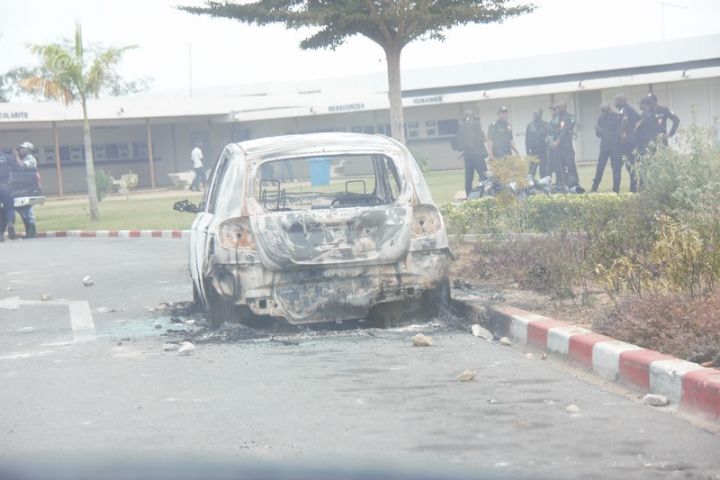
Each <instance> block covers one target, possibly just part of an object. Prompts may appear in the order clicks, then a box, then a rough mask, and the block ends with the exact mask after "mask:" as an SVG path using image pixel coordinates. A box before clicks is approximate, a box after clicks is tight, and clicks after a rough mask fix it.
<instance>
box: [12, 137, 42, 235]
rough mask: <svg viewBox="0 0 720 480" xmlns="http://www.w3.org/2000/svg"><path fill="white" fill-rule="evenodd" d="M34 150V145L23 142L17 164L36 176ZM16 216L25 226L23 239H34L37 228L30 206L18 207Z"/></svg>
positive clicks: (19, 149) (19, 147) (19, 148)
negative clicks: (18, 216)
mask: <svg viewBox="0 0 720 480" xmlns="http://www.w3.org/2000/svg"><path fill="white" fill-rule="evenodd" d="M34 149H35V145H33V144H32V143H30V142H27V141H26V142H23V143H21V144H20V145H18V157H17V158H18V162H19V163H20V164H21V165H22V166H23V167H24V168H25V170H32V171H34V172H35V174H37V159H36V158H35V157H34V156H33V154H32V152H33V150H34ZM16 211H17V213H18V215H20V218H21V219H22V221H23V224H25V238H35V236H36V234H37V227H36V224H35V213H34V212H33V207H32V205H26V206H24V207H18V208H17V209H16Z"/></svg>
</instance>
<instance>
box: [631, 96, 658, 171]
mask: <svg viewBox="0 0 720 480" xmlns="http://www.w3.org/2000/svg"><path fill="white" fill-rule="evenodd" d="M652 104H653V103H652V100H650V98H649V97H643V98H642V99H641V100H640V120H639V121H638V123H637V124H636V125H635V147H636V153H637V155H639V156H641V157H642V156H645V155H647V154H649V153H655V147H656V142H657V141H658V137H659V136H660V135H661V134H662V132H661V130H660V123H659V122H658V121H657V120H656V119H655V112H654V111H653V109H652Z"/></svg>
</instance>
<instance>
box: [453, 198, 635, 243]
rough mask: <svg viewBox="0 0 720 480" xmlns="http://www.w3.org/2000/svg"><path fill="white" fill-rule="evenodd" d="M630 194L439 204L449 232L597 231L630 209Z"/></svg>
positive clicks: (493, 199)
mask: <svg viewBox="0 0 720 480" xmlns="http://www.w3.org/2000/svg"><path fill="white" fill-rule="evenodd" d="M632 198H633V196H632V195H631V194H619V195H618V194H615V193H596V194H587V195H534V196H531V197H527V198H525V199H513V200H511V201H507V199H497V198H482V199H479V200H468V201H466V202H463V203H461V204H446V205H443V207H442V208H441V211H442V214H443V217H444V218H445V222H446V225H447V227H448V232H449V233H450V234H455V235H465V234H469V233H471V234H472V233H479V234H493V233H508V232H554V231H561V230H572V231H586V232H588V231H597V229H602V228H603V227H604V226H605V225H607V224H608V223H609V222H611V221H613V220H615V219H618V218H621V217H622V216H623V215H624V214H626V213H627V212H628V211H629V210H631V209H632Z"/></svg>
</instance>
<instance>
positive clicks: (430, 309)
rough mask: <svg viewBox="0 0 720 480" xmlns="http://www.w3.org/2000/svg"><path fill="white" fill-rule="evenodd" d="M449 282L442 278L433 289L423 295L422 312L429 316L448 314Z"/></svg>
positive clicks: (449, 304)
mask: <svg viewBox="0 0 720 480" xmlns="http://www.w3.org/2000/svg"><path fill="white" fill-rule="evenodd" d="M451 305H452V304H451V302H450V280H449V279H447V278H444V279H443V280H442V281H441V282H440V283H439V284H438V285H437V286H436V287H435V288H433V289H432V290H427V291H426V292H424V293H423V297H422V307H423V311H424V312H426V313H427V314H428V315H430V316H433V317H434V316H437V315H444V314H445V313H447V312H450V309H451Z"/></svg>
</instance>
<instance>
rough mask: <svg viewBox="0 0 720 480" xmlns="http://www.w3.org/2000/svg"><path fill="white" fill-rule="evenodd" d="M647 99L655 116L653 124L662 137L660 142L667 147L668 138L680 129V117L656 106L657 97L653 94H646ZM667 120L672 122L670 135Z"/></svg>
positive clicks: (667, 109)
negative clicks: (656, 125)
mask: <svg viewBox="0 0 720 480" xmlns="http://www.w3.org/2000/svg"><path fill="white" fill-rule="evenodd" d="M647 98H648V99H649V100H650V109H651V111H652V112H653V114H654V116H655V122H656V123H657V124H658V129H659V131H660V135H662V137H661V138H660V141H661V142H662V144H663V145H665V146H666V147H667V145H668V138H671V137H673V136H674V135H675V133H677V130H678V128H679V127H680V117H678V116H677V115H675V113H673V111H672V110H670V109H669V108H667V107H663V106H660V105H658V99H657V95H655V94H654V93H652V92H651V93H648V95H647ZM668 120H670V121H671V122H672V127H670V133H668V131H667V123H668Z"/></svg>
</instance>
